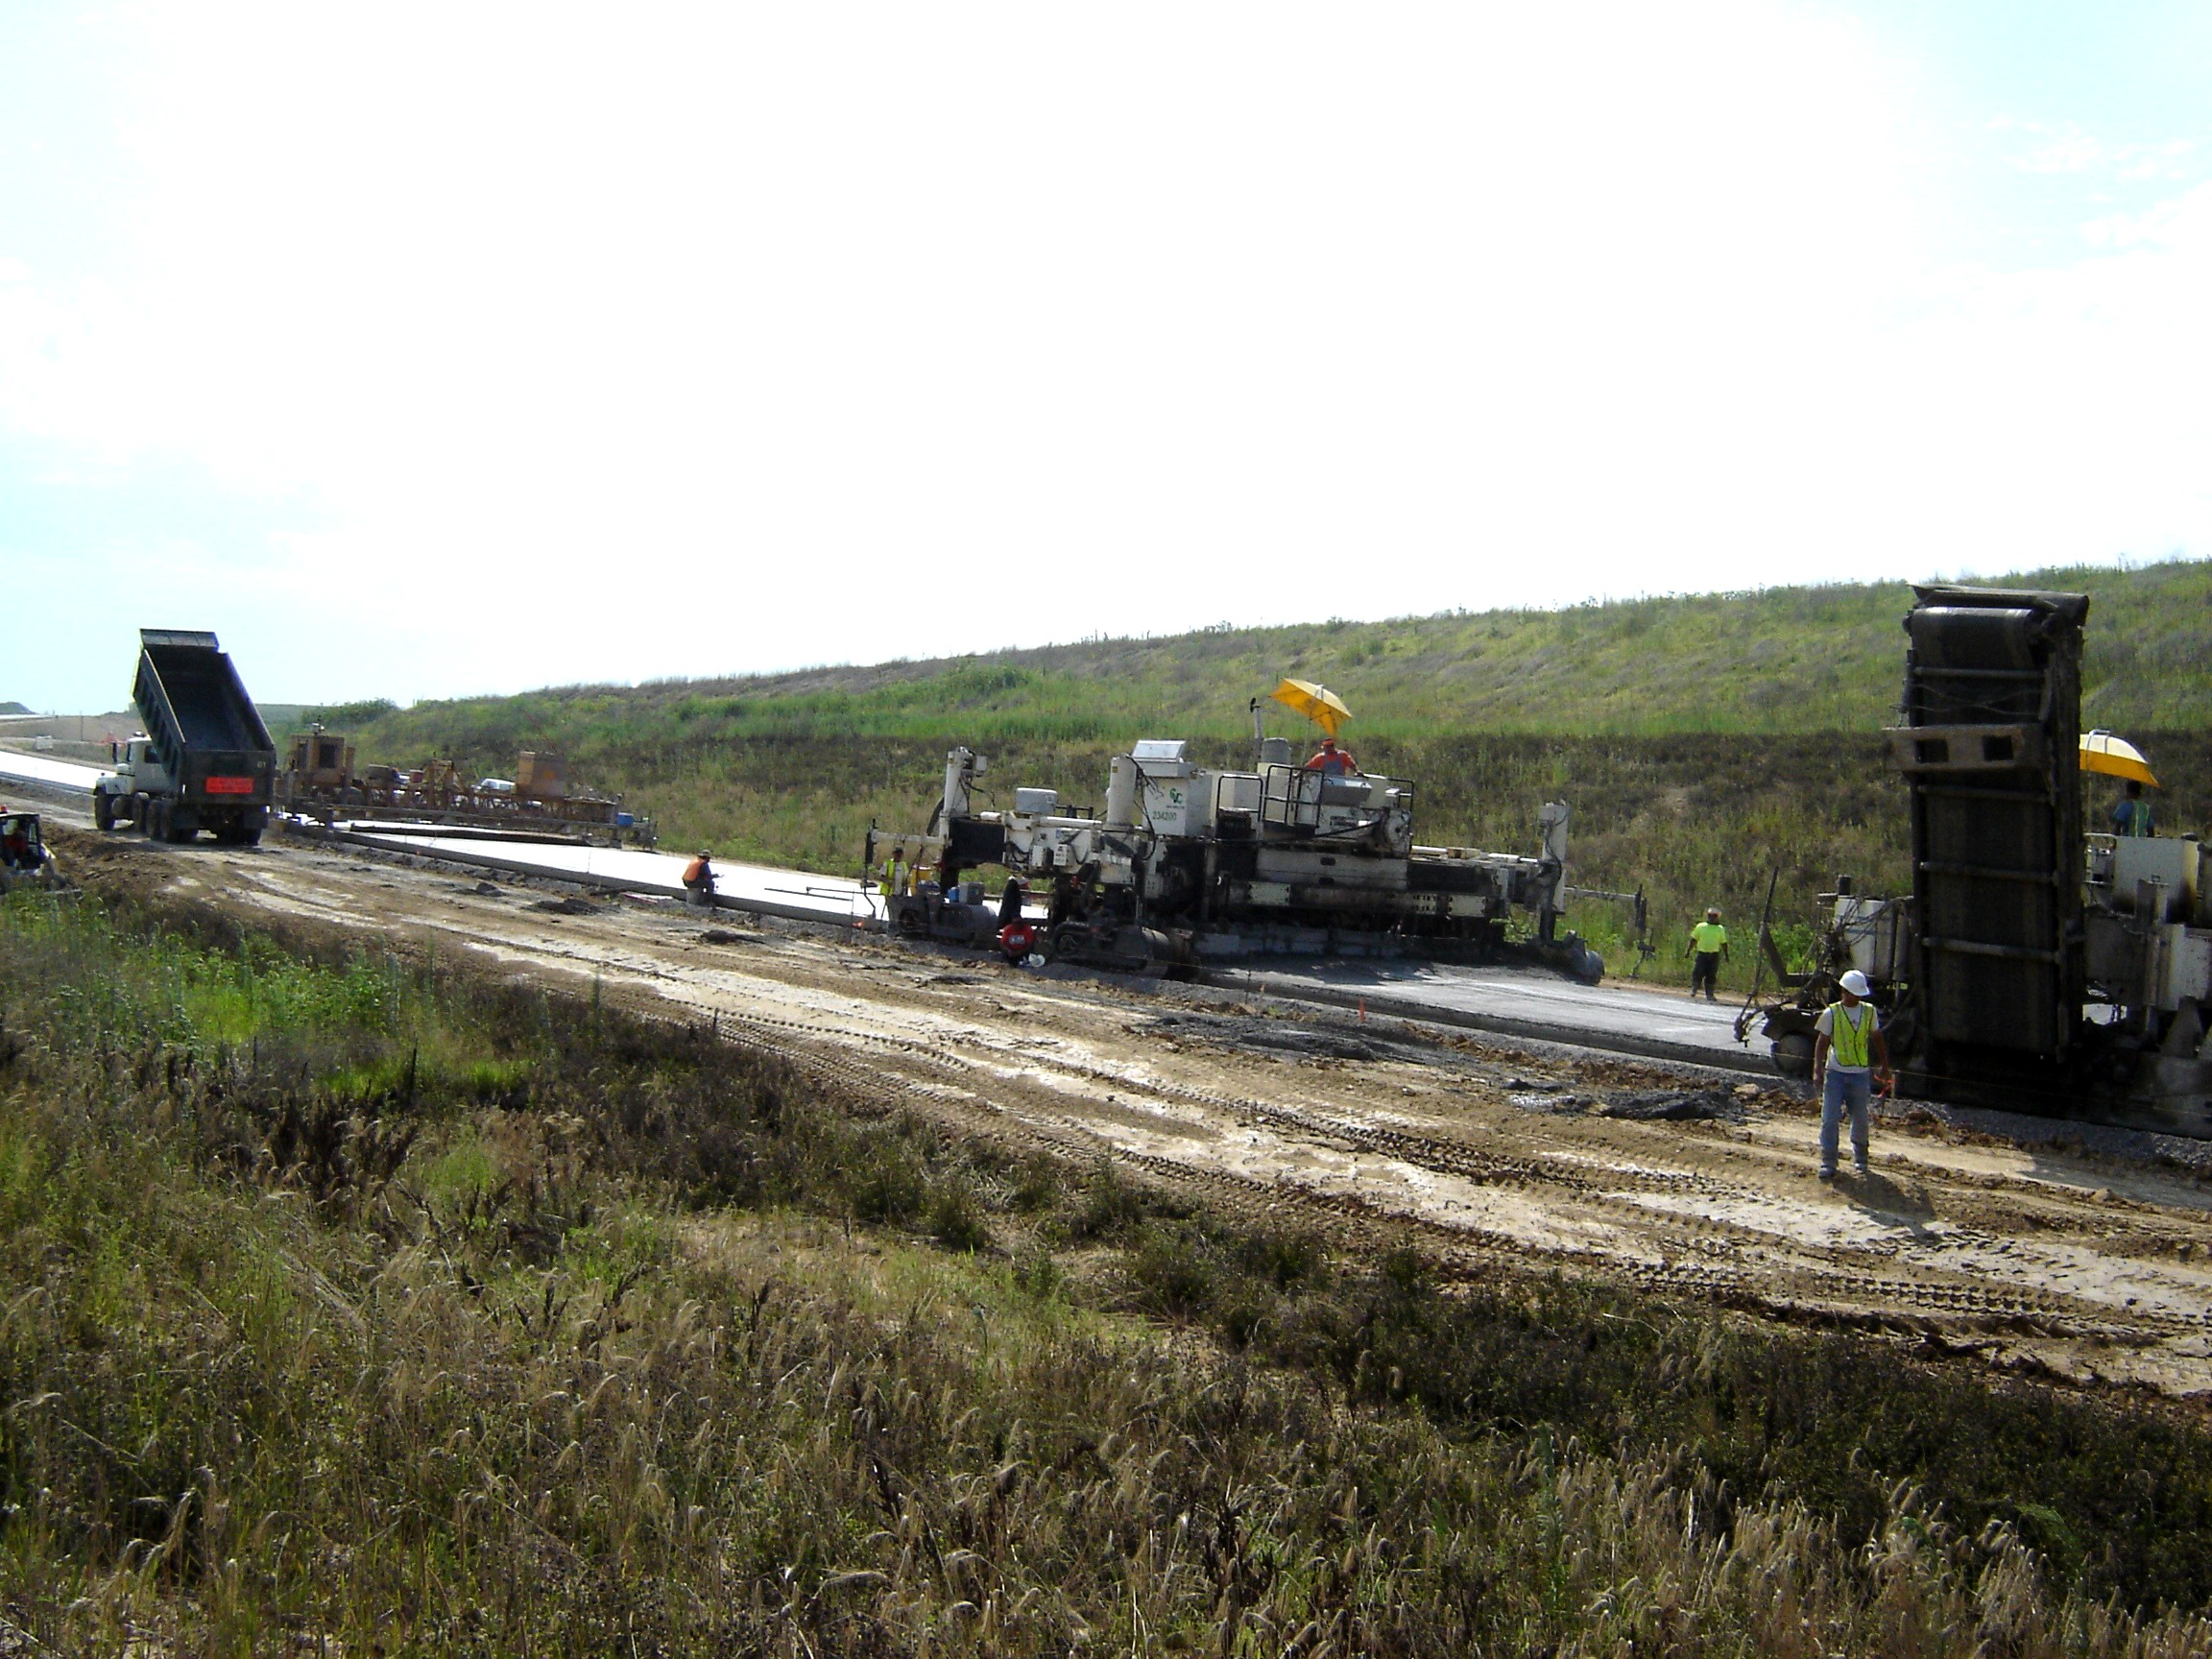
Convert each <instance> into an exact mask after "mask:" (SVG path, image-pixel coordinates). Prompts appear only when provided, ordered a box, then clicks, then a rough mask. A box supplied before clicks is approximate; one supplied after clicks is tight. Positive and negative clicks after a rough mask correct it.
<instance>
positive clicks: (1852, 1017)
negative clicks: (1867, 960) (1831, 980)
mask: <svg viewBox="0 0 2212 1659" xmlns="http://www.w3.org/2000/svg"><path fill="white" fill-rule="evenodd" d="M1838 983H1839V985H1840V986H1841V987H1842V997H1841V998H1840V999H1839V1000H1838V1001H1835V1002H1831V1003H1830V1004H1829V1005H1828V1006H1827V1007H1826V1008H1824V1009H1822V1010H1821V1013H1820V1018H1819V1020H1818V1021H1816V1022H1815V1024H1814V1026H1813V1030H1814V1032H1815V1036H1814V1039H1813V1086H1814V1087H1815V1089H1817V1090H1819V1091H1820V1179H1821V1180H1823V1181H1833V1180H1835V1179H1836V1142H1837V1135H1838V1131H1839V1130H1840V1129H1841V1127H1842V1118H1843V1108H1844V1107H1845V1106H1846V1105H1848V1106H1849V1107H1850V1108H1851V1162H1852V1163H1853V1164H1854V1165H1855V1166H1857V1167H1858V1170H1859V1173H1860V1174H1861V1175H1862V1176H1863V1175H1864V1174H1865V1173H1866V1108H1867V1096H1868V1094H1869V1093H1870V1090H1869V1084H1870V1083H1873V1082H1880V1083H1881V1084H1882V1085H1883V1086H1884V1087H1885V1088H1887V1087H1888V1086H1889V1084H1891V1083H1892V1082H1894V1081H1895V1079H1894V1077H1893V1075H1892V1073H1891V1072H1890V1070H1889V1040H1888V1039H1887V1037H1885V1036H1883V1035H1882V1017H1881V1016H1880V1015H1879V1014H1877V1013H1875V1012H1874V1004H1873V1003H1871V1002H1869V1001H1867V1000H1866V999H1865V998H1866V990H1867V986H1866V975H1865V974H1862V973H1860V972H1859V970H1858V969H1856V968H1854V969H1852V970H1851V971H1850V972H1849V973H1848V974H1844V975H1843V977H1842V978H1841V980H1839V982H1838Z"/></svg>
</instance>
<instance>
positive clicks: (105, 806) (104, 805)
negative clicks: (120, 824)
mask: <svg viewBox="0 0 2212 1659" xmlns="http://www.w3.org/2000/svg"><path fill="white" fill-rule="evenodd" d="M92 823H93V826H94V827H95V828H96V829H101V830H103V831H105V830H108V829H114V828H115V797H114V796H112V795H110V794H108V792H107V791H106V790H104V789H102V790H95V791H94V792H93V795H92Z"/></svg>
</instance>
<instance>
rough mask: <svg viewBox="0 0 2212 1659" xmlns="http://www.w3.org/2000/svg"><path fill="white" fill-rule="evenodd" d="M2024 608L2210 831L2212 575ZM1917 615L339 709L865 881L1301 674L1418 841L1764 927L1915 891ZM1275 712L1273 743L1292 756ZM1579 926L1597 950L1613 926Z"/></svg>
mask: <svg viewBox="0 0 2212 1659" xmlns="http://www.w3.org/2000/svg"><path fill="white" fill-rule="evenodd" d="M2004 585H2008V586H2022V587H2040V588H2050V589H2067V590H2078V591H2084V592H2087V593H2089V594H2090V595H2091V598H2092V607H2091V612H2090V621H2089V640H2088V646H2087V655H2086V662H2085V679H2084V684H2085V687H2086V690H2085V698H2084V711H2085V717H2086V718H2087V719H2088V720H2089V721H2090V722H2091V723H2093V724H2096V725H2101V726H2106V727H2110V728H2112V729H2114V730H2119V731H2124V732H2126V733H2128V734H2130V735H2131V736H2133V737H2135V738H2136V739H2137V740H2138V741H2141V742H2143V743H2144V744H2145V745H2146V746H2147V748H2148V749H2149V751H2150V753H2151V754H2152V758H2153V761H2154V762H2155V763H2156V764H2157V765H2158V766H2159V767H2160V768H2161V770H2162V773H2163V774H2164V775H2165V781H2166V782H2167V784H2168V790H2167V793H2166V795H2165V796H2164V797H2163V799H2162V800H2161V802H2160V809H2161V814H2162V817H2163V818H2164V820H2165V822H2166V823H2167V825H2168V826H2169V827H2170V828H2184V829H2200V828H2202V819H2203V816H2204V812H2205V810H2206V809H2207V807H2212V756H2207V755H2206V753H2205V748H2206V746H2205V744H2204V743H2203V740H2202V735H2201V734H2202V733H2203V732H2204V730H2205V729H2206V727H2207V726H2212V563H2207V562H2195V563H2173V564H2165V565H2150V566H2146V567H2144V568H2140V569H2132V570H2112V569H2070V570H2043V571H2035V572H2031V573H2025V574H2023V575H2020V576H2017V577H2012V578H2008V579H2006V580H2005V584H2004ZM1911 602H1912V599H1911V589H1909V588H1908V587H1907V586H1906V585H1905V584H1902V583H1877V584H1870V585H1861V586H1847V585H1839V586H1822V587H1809V588H1786V589H1768V590H1765V591H1762V592H1757V593H1738V594H1707V595H1699V596H1694V597H1687V598H1667V599H1637V600H1626V601H1621V602H1617V603H1611V604H1602V605H1599V604H1593V605H1584V606H1576V607H1573V608H1571V609H1568V610H1565V611H1496V612H1481V613H1450V614H1446V615H1440V616H1423V617H1407V618H1401V619H1397V620H1392V621H1386V622H1380V623H1353V622H1344V621H1329V622H1318V623H1310V624H1303V625H1299V626H1294V627H1282V628H1251V629H1238V628H1215V629H1209V630H1205V631H1202V632H1199V633H1195V634H1185V635H1177V636H1171V637H1161V638H1134V639H1104V638H1099V639H1089V640H1082V641H1078V642H1076V643H1072V644H1065V645H1052V646H1045V647H1041V648H1037V649H1031V650H1019V651H1017V650H1005V651H995V652H987V653H982V654H979V655H974V656H968V657H958V658H947V659H939V660H934V661H913V662H891V663H881V664H877V665H873V666H867V667H838V668H820V669H811V670H806V671H804V672H799V673H789V674H780V675H764V676H757V677H753V678H743V679H721V680H691V681H664V682H655V683H649V684H646V685H638V686H635V687H626V686H606V685H573V686H564V687H556V688H547V689H542V690H536V691H529V692H524V693H521V694H519V695H517V696H511V697H480V698H469V699H462V700H456V701H452V702H439V703H420V704H417V705H415V706H414V707H413V708H411V709H397V708H394V707H393V706H392V705H390V704H388V703H370V704H359V705H353V706H350V707H348V708H342V709H326V710H321V711H318V712H320V714H321V717H322V718H324V719H325V720H326V721H327V722H328V723H330V724H331V725H332V726H334V727H339V728H343V729H346V730H349V731H351V732H353V733H355V734H356V735H357V737H358V740H359V745H360V754H361V757H362V758H363V759H364V760H369V759H377V760H388V761H392V762H394V763H398V764H414V763H419V762H420V761H421V760H422V759H423V758H425V757H429V756H432V755H445V756H451V757H453V758H455V759H456V760H458V761H459V762H460V763H461V765H462V766H463V768H464V769H465V770H467V771H469V772H471V773H476V772H496V773H504V772H505V771H506V770H507V769H509V768H510V767H512V765H513V764H514V759H515V756H516V754H517V751H519V750H522V749H528V748H555V749H561V750H564V751H565V752H566V753H567V755H568V756H569V757H570V758H571V759H572V760H574V761H575V762H576V764H577V766H578V768H579V771H580V772H581V774H582V775H583V776H584V777H586V778H588V779H589V780H590V781H593V782H594V783H596V784H598V785H599V786H601V787H603V788H608V789H612V790H617V791H620V792H621V793H623V795H624V796H625V797H626V799H628V801H629V802H630V803H631V804H632V805H635V806H637V807H638V808H640V809H641V810H643V811H646V812H649V813H651V814H653V815H654V816H655V817H656V818H658V819H659V820H660V822H661V826H662V828H663V829H664V830H665V831H666V833H667V835H668V836H669V838H670V839H671V840H672V841H676V842H682V843H701V842H705V843H711V844H712V845H713V846H714V847H715V848H716V850H717V851H718V852H719V853H721V854H724V855H725V856H737V857H750V858H761V859H769V860H775V861H780V862H792V863H796V864H798V865H800V866H802V867H805V868H812V869H818V870H836V871H845V870H851V869H854V867H855V865H856V862H857V859H858V856H859V846H860V842H861V837H862V834H863V832H864V830H865V829H866V828H867V826H868V824H869V823H870V821H871V820H874V821H878V822H881V823H884V824H887V825H907V824H918V823H919V822H920V821H921V819H922V817H923V816H924V815H926V812H927V803H928V800H929V796H930V793H931V791H932V789H933V787H934V780H935V778H936V775H937V772H938V770H939V767H940V765H941V762H942V758H943V754H944V750H945V748H946V746H947V745H948V744H950V743H951V742H956V741H957V742H965V743H969V744H972V745H974V746H975V747H977V748H979V749H981V750H983V751H984V752H985V753H987V754H988V755H989V756H990V757H991V759H992V762H993V769H992V772H991V774H990V776H989V779H988V781H989V782H990V783H991V784H992V785H993V786H994V787H995V789H997V790H1000V791H1005V790H1010V789H1011V788H1012V786H1013V785H1014V784H1015V783H1017V782H1020V783H1035V784H1040V785H1043V786H1046V787H1052V788H1057V789H1059V790H1060V791H1061V792H1062V794H1063V797H1064V798H1066V799H1069V800H1070V801H1073V802H1077V803H1082V802H1094V801H1096V800H1098V799H1100V798H1101V797H1102V796H1103V793H1104V787H1105V778H1106V769H1107V764H1108V761H1109V759H1110V757H1112V755H1113V754H1114V753H1115V752H1117V751H1118V750H1121V749H1124V748H1126V746H1127V745H1128V744H1129V743H1130V742H1131V741H1132V740H1134V739H1136V738H1139V737H1145V736H1184V737H1189V738H1190V739H1192V741H1193V749H1194V752H1196V753H1198V754H1200V755H1202V756H1203V757H1205V758H1206V759H1208V760H1209V761H1212V762H1214V763H1239V764H1242V763H1248V762H1249V747H1248V737H1249V733H1250V719H1249V716H1248V714H1247V713H1246V711H1245V710H1246V705H1247V703H1248V702H1249V700H1250V699H1251V698H1252V697H1253V696H1255V695H1258V694H1261V693H1263V692H1265V691H1266V690H1267V689H1268V688H1269V687H1271V686H1272V685H1274V684H1275V682H1276V680H1277V679H1278V678H1279V677H1281V676H1283V675H1286V674H1288V675H1295V676H1298V677H1300V678H1305V679H1314V680H1321V681H1324V682H1326V683H1327V684H1329V685H1331V686H1333V687H1334V688H1335V689H1336V690H1337V691H1338V692H1340V693H1341V694H1342V695H1343V696H1344V698H1345V700H1346V701H1347V702H1348V703H1349V704H1350V705H1351V707H1352V709H1353V710H1354V714H1355V719H1354V722H1353V724H1352V725H1351V727H1350V728H1349V729H1348V730H1347V733H1346V737H1347V740H1348V741H1349V742H1350V743H1351V744H1352V745H1353V746H1354V747H1355V748H1356V750H1357V752H1358V755H1359V757H1360V758H1361V760H1362V761H1363V762H1364V763H1366V764H1367V765H1368V766H1369V767H1370V768H1371V769H1374V770H1379V771H1385V772H1389V773H1392V774H1394V775H1397V776H1403V777H1407V778H1411V779H1414V780H1416V781H1418V783H1419V785H1420V796H1419V803H1420V805H1419V809H1420V813H1421V819H1420V823H1421V834H1422V837H1423V838H1424V839H1425V840H1434V841H1447V842H1458V843H1461V844H1465V845H1472V846H1479V847H1492V848H1499V849H1515V850H1519V849H1525V848H1528V847H1529V846H1530V844H1531V843H1532V840H1533V835H1534V822H1535V815H1536V809H1537V807H1538V805H1541V803H1542V802H1544V801H1545V800H1548V799H1554V798H1564V799H1566V800H1567V801H1569V802H1570V804H1571V805H1573V806H1574V807H1575V813H1576V818H1575V862H1576V867H1577V876H1578V878H1579V879H1581V880H1583V881H1585V882H1588V883H1590V884H1593V885H1602V886H1609V887H1617V888H1628V887H1636V886H1644V887H1646V888H1647V889H1649V890H1650V891H1651V892H1652V894H1653V895H1654V898H1655V900H1656V901H1657V912H1658V915H1659V917H1660V919H1661V921H1662V923H1663V925H1664V926H1666V927H1668V928H1669V929H1672V928H1673V927H1674V926H1675V925H1676V924H1677V923H1678V922H1680V921H1681V920H1682V919H1683V918H1685V917H1686V916H1687V915H1688V914H1689V912H1690V911H1692V910H1693V909H1698V908H1702V906H1703V905H1704V904H1706V903H1708V902H1719V903H1720V904H1722V905H1723V907H1725V908H1726V909H1728V911H1729V913H1730V916H1731V919H1742V918H1744V917H1746V916H1747V915H1748V914H1749V913H1752V912H1755V910H1756V907H1757V904H1758V902H1760V901H1761V900H1762V899H1763V898H1764V895H1765V893H1766V889H1767V877H1768V874H1769V872H1779V873H1780V876H1781V879H1782V888H1781V895H1782V903H1783V905H1784V906H1785V913H1786V914H1794V913H1796V912H1797V911H1798V910H1800V909H1801V908H1802V907H1803V905H1804V904H1806V903H1808V902H1810V900H1811V896H1812V894H1813V893H1815V891H1817V890H1818V889H1819V888H1820V887H1821V886H1823V885H1824V884H1826V883H1827V882H1828V880H1829V879H1830V878H1832V877H1833V876H1834V874H1835V873H1836V872H1837V871H1838V870H1839V869H1847V870H1851V871H1853V872H1854V873H1856V874H1857V875H1859V876H1860V877H1861V878H1863V879H1864V880H1866V881H1869V882H1873V883H1877V884H1880V885H1882V886H1887V887H1889V888H1891V889H1895V888H1897V887H1899V886H1901V885H1903V883H1904V882H1905V881H1906V879H1907V876H1908V873H1907V871H1906V868H1905V865H1906V856H1905V823H1904V809H1903V791H1902V789H1901V788H1900V787H1899V786H1898V782H1897V780H1896V778H1895V777H1894V775H1893V774H1892V773H1891V772H1890V771H1889V769H1888V766H1887V761H1886V759H1885V757H1884V752H1883V748H1882V743H1881V739H1880V737H1879V735H1878V733H1879V731H1880V729H1881V727H1882V726H1883V725H1884V724H1885V723H1887V721H1888V720H1889V719H1890V718H1891V716H1892V714H1893V711H1894V709H1895V705H1896V700H1897V695H1898V687H1899V684H1900V679H1901V675H1902V670H1903V662H1904V644H1905V642H1904V636H1903V633H1902V630H1901V629H1900V626H1899V624H1900V621H1901V619H1902V618H1903V616H1904V614H1905V613H1906V611H1907V610H1908V609H1910V607H1911ZM1269 707H1270V709H1271V714H1270V720H1269V726H1270V730H1272V731H1275V732H1279V733H1300V732H1301V731H1302V723H1301V722H1299V721H1298V720H1297V719H1295V717H1293V716H1291V715H1289V714H1288V713H1287V712H1286V710H1283V709H1276V708H1273V706H1271V705H1270V706H1269ZM1584 920H1585V921H1586V922H1587V923H1588V925H1589V926H1591V927H1592V929H1593V930H1594V931H1595V932H1597V933H1598V934H1599V935H1600V936H1601V935H1603V934H1604V933H1605V932H1606V931H1607V926H1608V919H1607V918H1606V917H1604V916H1602V915H1595V914H1594V915H1593V916H1591V917H1588V918H1585V919H1584ZM1741 965H1742V966H1747V964H1741Z"/></svg>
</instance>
